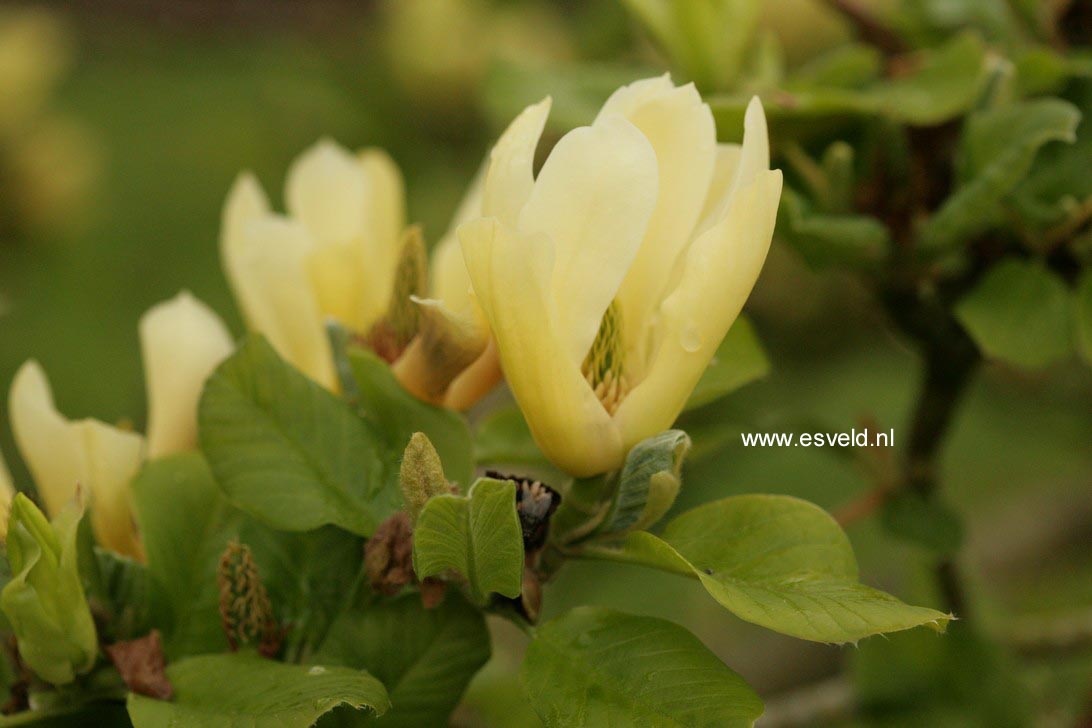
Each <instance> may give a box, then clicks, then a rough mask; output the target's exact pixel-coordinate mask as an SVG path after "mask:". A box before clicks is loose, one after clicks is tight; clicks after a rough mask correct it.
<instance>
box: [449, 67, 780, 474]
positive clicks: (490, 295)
mask: <svg viewBox="0 0 1092 728" xmlns="http://www.w3.org/2000/svg"><path fill="white" fill-rule="evenodd" d="M549 108H550V102H549V100H548V99H547V100H546V101H543V102H541V103H539V104H536V105H534V106H531V107H528V108H527V109H526V110H525V111H524V112H523V113H522V114H521V115H520V116H519V117H518V118H517V119H516V120H515V121H514V122H513V123H512V125H511V126H510V127H509V128H508V130H507V131H505V133H504V135H503V136H502V137H501V139H500V141H499V142H498V143H497V145H496V147H495V148H494V150H493V153H492V156H491V160H490V163H489V167H488V170H487V171H486V176H485V181H484V188H483V199H482V217H480V218H478V219H476V220H472V221H470V222H468V223H465V224H464V225H462V226H461V227H460V228H459V239H460V242H461V244H462V249H463V253H464V258H465V261H466V265H467V269H468V271H469V275H470V278H471V280H472V282H473V288H474V293H475V295H476V297H477V300H478V302H479V303H480V305H481V307H482V309H483V310H484V312H485V315H486V316H487V318H488V320H489V323H490V325H491V327H492V331H493V336H494V337H495V340H496V343H497V347H498V350H499V354H500V359H501V363H502V366H503V369H504V375H505V378H506V379H507V381H508V384H509V386H510V387H511V389H512V393H513V395H514V396H515V398H516V400H517V402H518V403H519V406H520V408H521V409H522V411H523V413H524V416H525V417H526V419H527V422H528V424H529V425H530V427H531V431H532V433H533V435H534V437H535V441H536V442H537V443H538V445H539V447H540V448H541V449H542V451H543V452H544V453H545V454H546V455H547V456H548V457H549V458H550V459H551V460H552V461H553V462H554V463H555V464H557V465H558V466H559V467H562V468H564V469H565V470H566V471H568V472H569V473H571V474H573V475H576V476H589V475H593V474H596V473H601V472H605V471H608V470H612V469H614V468H617V467H618V466H619V465H621V463H622V459H623V457H624V455H625V453H626V452H627V451H628V450H629V448H631V447H632V446H633V445H635V444H636V443H637V442H639V441H641V440H642V439H644V438H646V437H649V436H651V435H654V434H656V433H658V432H660V431H662V430H664V429H666V428H668V427H670V426H671V424H672V422H673V421H674V420H675V418H676V417H677V416H678V414H679V412H680V411H681V410H682V408H683V406H684V404H685V402H686V400H687V398H688V396H689V395H690V392H691V390H692V389H693V388H694V385H695V384H697V382H698V379H699V378H700V377H701V375H702V373H703V372H704V370H705V368H706V366H707V365H708V364H709V362H710V360H711V359H712V357H713V355H714V353H715V352H716V349H717V347H718V345H719V344H720V342H721V340H722V339H723V338H724V335H725V334H726V333H727V331H728V329H729V327H730V326H731V325H732V323H733V322H734V321H735V319H736V317H737V316H738V314H739V312H740V309H741V308H742V306H743V303H744V301H745V300H746V299H747V296H748V295H749V294H750V291H751V288H752V287H753V286H754V283H755V281H756V279H757V278H758V274H759V271H760V270H761V268H762V264H763V262H764V261H765V258H766V253H767V251H768V249H769V245H770V239H771V237H772V234H773V226H774V219H775V216H776V211H777V204H778V200H779V198H780V194H781V173H780V171H777V170H773V171H771V170H770V169H769V146H768V139H767V132H766V121H765V116H764V114H763V111H762V106H761V104H760V103H759V102H758V100H757V99H755V100H754V101H752V103H751V105H750V107H749V108H748V110H747V114H746V121H745V136H744V141H743V145H742V147H739V146H736V145H718V144H717V143H716V134H715V128H714V123H713V117H712V114H711V112H710V110H709V108H708V106H706V105H705V104H704V103H703V102H702V100H701V98H700V96H699V95H698V93H697V91H695V89H694V87H693V86H692V85H687V86H682V87H675V86H674V85H673V84H672V83H671V81H670V79H669V78H668V77H666V76H665V77H661V78H654V79H648V80H644V81H638V82H636V83H634V84H631V85H629V86H626V87H623V88H621V89H619V90H618V91H616V92H615V93H614V94H613V95H612V96H611V98H610V99H609V100H608V101H607V102H606V104H605V105H604V107H603V109H602V110H601V112H600V113H599V115H598V117H597V118H596V120H595V122H594V123H593V124H592V125H591V126H588V127H582V128H579V129H575V130H574V131H572V132H569V133H568V134H566V135H565V136H564V137H563V138H562V139H561V140H560V141H559V142H558V143H557V145H556V146H555V147H554V149H553V151H552V152H551V153H550V156H549V158H548V159H547V160H546V162H545V164H544V165H543V167H542V169H541V171H540V172H539V174H538V177H537V178H535V177H534V176H533V172H532V164H533V160H534V153H535V147H536V145H537V143H538V139H539V136H540V135H541V133H542V129H543V126H544V124H545V122H546V117H547V114H548V113H549Z"/></svg>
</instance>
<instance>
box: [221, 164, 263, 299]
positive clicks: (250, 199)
mask: <svg viewBox="0 0 1092 728" xmlns="http://www.w3.org/2000/svg"><path fill="white" fill-rule="evenodd" d="M269 214H270V207H269V198H268V197H267V196H266V194H265V190H263V189H262V186H261V184H260V183H259V182H258V179H257V178H256V177H255V176H254V175H253V174H251V173H250V172H243V173H242V174H240V175H239V176H238V177H236V178H235V182H234V183H233V184H232V185H231V190H230V191H229V192H228V196H227V200H226V201H225V202H224V209H223V211H222V213H221V216H220V217H221V221H220V261H221V264H222V265H223V267H224V275H225V276H227V279H228V284H229V285H230V286H231V289H232V293H234V295H235V298H236V300H238V299H239V298H240V295H239V260H238V257H239V248H240V247H241V246H243V245H245V243H246V236H245V234H244V233H245V231H246V229H247V226H249V225H250V223H251V222H253V221H254V220H258V219H261V218H263V217H266V216H267V215H269ZM243 315H244V316H245V315H246V312H245V311H244V312H243Z"/></svg>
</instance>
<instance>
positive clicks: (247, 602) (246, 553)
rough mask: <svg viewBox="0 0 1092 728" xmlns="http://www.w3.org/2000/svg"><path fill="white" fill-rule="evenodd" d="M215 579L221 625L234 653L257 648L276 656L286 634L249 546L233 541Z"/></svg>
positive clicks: (223, 556)
mask: <svg viewBox="0 0 1092 728" xmlns="http://www.w3.org/2000/svg"><path fill="white" fill-rule="evenodd" d="M216 580H217V583H218V584H219V586H220V624H221V626H222V627H223V630H224V634H225V635H226V636H227V639H228V644H229V645H231V649H232V651H235V650H238V649H239V648H240V647H243V646H245V645H256V646H257V647H258V651H259V652H260V653H261V654H263V655H265V656H267V657H270V656H272V655H275V654H276V653H277V651H278V650H279V649H280V646H281V641H282V637H283V634H282V632H281V630H280V629H279V628H278V626H277V621H276V619H275V618H274V616H273V604H272V603H271V602H270V600H269V594H268V593H267V592H266V590H265V585H264V584H262V578H261V575H260V574H259V573H258V565H257V564H256V563H255V562H254V555H253V553H252V552H251V550H250V547H249V546H247V545H246V544H244V543H239V542H238V541H232V542H230V543H229V544H228V545H227V548H225V549H224V553H223V554H222V555H221V556H220V566H219V569H218V570H217V574H216Z"/></svg>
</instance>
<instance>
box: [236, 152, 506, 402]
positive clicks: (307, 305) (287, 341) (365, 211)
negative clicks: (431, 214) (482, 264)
mask: <svg viewBox="0 0 1092 728" xmlns="http://www.w3.org/2000/svg"><path fill="white" fill-rule="evenodd" d="M473 198H474V193H473V190H472V191H471V193H470V194H469V195H468V200H467V201H466V202H465V203H464V206H467V205H469V206H470V207H471V208H474V205H475V204H476V203H474V201H473ZM285 201H286V207H287V214H285V215H281V214H277V213H274V212H273V211H272V208H271V206H270V204H269V199H268V197H267V196H266V194H265V192H264V191H263V190H262V188H261V186H260V184H259V183H258V181H257V180H256V179H255V178H254V176H253V175H251V174H249V173H244V174H242V175H240V177H239V178H238V179H237V180H236V182H235V184H234V186H233V187H232V190H231V192H230V193H229V194H228V198H227V201H226V203H225V205H224V215H223V225H222V228H221V256H222V259H223V265H224V270H225V272H226V274H227V277H228V280H229V281H230V283H231V286H232V289H233V290H234V292H235V297H236V300H237V301H238V302H239V306H240V308H241V309H242V313H243V317H244V319H245V320H246V322H247V326H248V327H249V328H251V329H253V330H255V331H258V332H259V333H261V334H263V335H264V336H265V337H266V338H267V339H268V340H269V342H270V344H271V345H272V346H273V348H274V349H276V351H277V353H278V354H280V355H281V356H282V357H284V358H285V359H286V360H287V361H288V362H290V363H291V364H292V365H294V366H295V367H296V368H297V369H299V370H300V371H302V372H303V373H304V374H306V375H307V376H309V377H310V378H311V379H313V380H315V381H316V382H318V383H319V384H321V385H322V386H324V387H326V388H327V389H331V390H334V389H336V388H337V379H336V375H335V371H334V364H333V353H332V351H331V349H330V343H329V341H328V339H327V334H326V327H325V322H326V320H327V319H332V320H335V321H337V322H338V323H340V324H341V325H343V326H345V327H346V328H347V329H349V330H350V331H352V332H354V333H355V334H357V335H358V336H359V337H360V338H362V339H365V340H367V339H368V338H369V336H370V335H371V334H372V332H373V328H374V327H376V326H377V325H380V324H382V323H384V320H385V317H386V316H387V315H388V313H389V311H390V306H391V303H392V294H393V293H394V291H395V285H396V277H397V272H398V267H399V262H400V259H401V257H402V254H403V248H404V245H405V244H406V240H407V238H406V235H407V230H406V215H405V202H404V192H403V184H402V177H401V173H400V172H399V170H398V168H397V166H396V165H395V164H394V162H393V161H392V160H391V159H390V158H389V157H388V156H387V155H386V154H385V153H384V152H382V151H379V150H375V149H369V150H364V151H363V152H361V153H359V154H357V155H354V154H352V153H350V152H349V151H347V150H346V149H344V148H342V147H340V146H338V145H337V144H335V143H334V142H332V141H330V140H322V141H320V142H318V143H317V144H315V145H314V146H313V147H311V148H310V149H308V150H307V151H305V152H304V153H303V154H301V155H300V156H299V158H298V159H296V161H295V162H294V163H293V164H292V167H291V168H290V169H289V171H288V175H287V179H286V183H285ZM469 214H470V213H467V216H469ZM474 214H477V210H476V209H475V210H474ZM455 251H456V252H458V249H457V247H456V248H455ZM449 270H450V273H449V272H448V271H449ZM460 275H461V276H462V279H461V281H458V280H457V279H458V277H459V276H460ZM433 279H434V281H435V280H443V281H445V282H446V283H448V284H449V285H447V287H445V288H443V291H442V293H443V295H441V294H440V293H437V291H440V288H439V287H434V290H433V291H432V292H431V293H430V297H429V298H427V299H420V300H419V305H420V317H421V323H420V333H419V335H418V336H417V339H416V340H414V341H413V342H412V343H410V344H409V345H408V347H406V348H405V349H404V351H399V352H397V353H396V355H395V356H394V357H391V359H393V362H392V363H393V371H394V373H395V375H396V376H397V377H398V378H399V380H400V381H401V382H402V384H403V385H404V386H405V387H406V389H407V390H409V391H410V392H412V393H413V394H415V395H416V396H418V397H420V398H422V399H425V400H427V401H431V402H433V403H436V404H448V405H449V406H459V407H465V406H469V404H470V403H472V401H473V400H476V399H477V397H478V396H480V393H484V392H483V390H485V391H487V390H488V389H489V388H491V387H492V385H493V384H495V383H496V381H497V379H498V378H499V366H498V365H497V364H496V357H495V356H493V357H492V358H491V359H490V357H487V356H485V355H484V354H483V352H485V351H487V350H486V343H487V341H488V329H487V328H486V327H485V324H484V320H479V319H480V314H476V313H475V310H476V309H475V308H474V305H475V304H473V301H472V299H471V297H470V294H469V291H470V281H469V279H468V278H467V277H466V268H465V266H464V265H463V263H462V259H461V255H456V256H454V257H452V256H450V255H448V256H444V257H443V258H442V259H439V258H438V259H437V260H436V261H435V262H434V265H433ZM452 281H455V282H452ZM448 294H450V299H448V298H447V297H446V296H447V295H448ZM387 353H388V354H389V352H387ZM478 359H481V366H470V365H471V363H473V362H475V361H476V360H478ZM490 361H492V366H491V367H490V366H489V364H490Z"/></svg>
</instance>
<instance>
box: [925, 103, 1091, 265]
mask: <svg viewBox="0 0 1092 728" xmlns="http://www.w3.org/2000/svg"><path fill="white" fill-rule="evenodd" d="M1079 120H1080V112H1079V111H1078V110H1077V109H1076V108H1075V107H1074V106H1073V105H1072V104H1069V103H1066V102H1065V101H1061V100H1059V99H1042V100H1038V101H1027V102H1023V103H1019V104H1013V105H1012V106H1006V107H1001V108H996V109H988V110H985V111H979V112H977V113H975V114H972V115H971V116H970V117H969V118H968V119H967V124H966V127H965V129H964V132H963V139H962V143H961V156H960V165H959V166H960V172H961V174H960V177H961V180H962V182H961V184H960V185H959V186H958V187H957V188H956V190H955V192H954V193H953V194H952V195H951V197H949V198H948V199H947V200H946V201H945V202H944V204H943V205H942V206H941V208H940V209H939V210H938V211H937V212H936V214H934V215H933V216H932V217H931V218H930V219H929V220H928V221H927V222H926V223H925V225H924V226H923V228H922V229H921V231H920V234H919V246H920V248H921V249H922V250H924V251H925V252H928V253H936V252H938V251H944V250H948V249H950V248H953V247H955V246H957V245H960V244H962V243H965V242H966V241H967V240H968V239H969V238H971V237H973V236H974V235H977V234H979V233H982V232H983V231H985V230H988V229H989V228H990V227H991V226H993V225H994V224H995V223H996V220H997V216H998V214H999V211H1000V206H1001V203H1002V201H1003V200H1004V198H1005V196H1006V195H1008V194H1009V193H1010V192H1012V191H1013V190H1014V189H1015V188H1016V186H1017V184H1019V182H1020V181H1021V180H1022V179H1024V177H1025V176H1026V175H1027V174H1028V172H1029V171H1030V170H1031V167H1032V163H1033V162H1034V160H1035V155H1036V153H1037V152H1038V151H1039V149H1040V148H1041V147H1042V146H1043V145H1045V144H1047V143H1048V142H1051V141H1066V142H1072V141H1074V139H1075V138H1076V137H1075V135H1074V134H1075V130H1076V128H1077V122H1078V121H1079Z"/></svg>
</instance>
